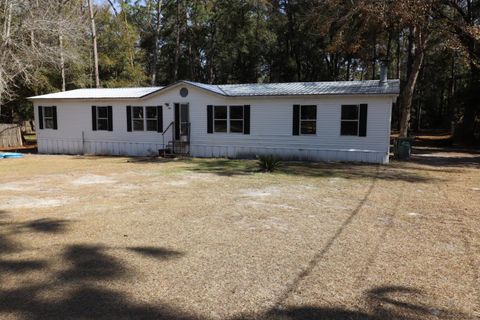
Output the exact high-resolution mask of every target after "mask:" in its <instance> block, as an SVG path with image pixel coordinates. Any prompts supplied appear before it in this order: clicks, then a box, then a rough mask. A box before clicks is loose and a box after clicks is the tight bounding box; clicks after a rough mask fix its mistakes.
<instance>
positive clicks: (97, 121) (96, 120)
mask: <svg viewBox="0 0 480 320" xmlns="http://www.w3.org/2000/svg"><path fill="white" fill-rule="evenodd" d="M100 108H105V110H106V112H107V116H106V117H100ZM95 112H96V119H95V122H96V126H97V127H96V131H110V130H108V123H109V118H108V106H95ZM99 120H106V121H107V126H106V129H100V126H99V125H98V124H99Z"/></svg>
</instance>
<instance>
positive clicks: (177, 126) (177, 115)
mask: <svg viewBox="0 0 480 320" xmlns="http://www.w3.org/2000/svg"><path fill="white" fill-rule="evenodd" d="M181 125H182V124H181V123H180V104H179V103H175V125H174V127H175V140H180V126H181Z"/></svg>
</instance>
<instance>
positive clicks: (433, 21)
mask: <svg viewBox="0 0 480 320" xmlns="http://www.w3.org/2000/svg"><path fill="white" fill-rule="evenodd" d="M479 20H480V1H478V0H423V1H420V0H377V1H372V0H323V1H320V0H235V1H226V0H136V1H133V0H132V1H127V0H106V1H104V3H101V2H99V1H93V0H0V26H2V38H1V44H0V49H1V50H0V55H1V56H0V98H1V99H2V109H1V111H0V114H1V115H2V120H1V121H0V122H2V121H3V120H9V121H12V120H16V119H20V118H28V117H31V109H30V106H29V104H28V103H26V102H25V100H24V97H26V96H29V95H34V94H41V93H47V92H53V91H59V90H65V89H66V90H68V89H74V88H79V87H96V86H97V81H96V79H97V78H98V85H99V86H101V87H118V86H146V85H166V84H169V83H172V82H174V81H176V80H179V79H188V80H193V81H200V82H206V83H245V82H287V81H331V80H363V79H378V77H379V72H380V62H381V61H386V62H387V63H388V67H389V75H390V77H392V78H400V79H401V80H402V82H401V83H402V95H401V97H400V99H399V101H398V102H397V103H396V104H395V108H394V117H393V126H394V128H399V129H400V130H401V134H402V135H407V134H408V130H409V129H410V130H417V129H429V128H444V129H449V130H452V131H454V132H455V136H456V138H457V140H460V141H462V142H469V143H475V142H478V140H480V106H479V105H480V90H479V88H480V29H479V23H480V21H479ZM94 35H95V37H94ZM97 65H98V68H97V67H96V66H97ZM97 69H98V72H97Z"/></svg>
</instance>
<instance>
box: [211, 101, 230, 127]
mask: <svg viewBox="0 0 480 320" xmlns="http://www.w3.org/2000/svg"><path fill="white" fill-rule="evenodd" d="M219 107H225V109H226V111H227V112H226V113H225V118H217V117H216V113H215V110H216V109H217V108H219ZM228 109H229V108H228V105H214V106H213V133H229V131H228V128H229V125H228ZM217 121H225V131H217V130H216V125H215V124H216V122H217Z"/></svg>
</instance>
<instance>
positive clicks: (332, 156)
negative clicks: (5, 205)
mask: <svg viewBox="0 0 480 320" xmlns="http://www.w3.org/2000/svg"><path fill="white" fill-rule="evenodd" d="M162 148H163V145H162V144H155V143H142V142H123V141H91V140H86V141H81V140H74V139H70V140H68V139H62V140H59V139H39V140H38V152H39V153H50V154H93V155H119V156H120V155H121V156H152V155H157V154H158V150H159V149H162ZM190 154H191V155H192V156H194V157H205V158H211V157H229V158H254V157H255V156H257V155H276V156H278V157H280V158H282V159H285V160H307V161H348V162H366V163H381V164H387V163H388V153H387V152H379V151H371V150H359V149H315V148H302V149H296V148H285V147H284V148H282V147H265V146H262V147H247V146H219V145H191V147H190Z"/></svg>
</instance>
